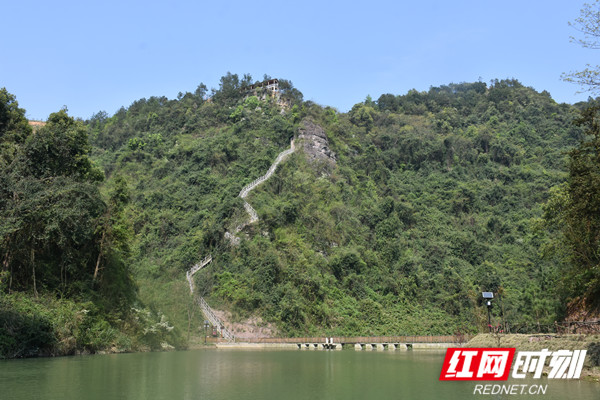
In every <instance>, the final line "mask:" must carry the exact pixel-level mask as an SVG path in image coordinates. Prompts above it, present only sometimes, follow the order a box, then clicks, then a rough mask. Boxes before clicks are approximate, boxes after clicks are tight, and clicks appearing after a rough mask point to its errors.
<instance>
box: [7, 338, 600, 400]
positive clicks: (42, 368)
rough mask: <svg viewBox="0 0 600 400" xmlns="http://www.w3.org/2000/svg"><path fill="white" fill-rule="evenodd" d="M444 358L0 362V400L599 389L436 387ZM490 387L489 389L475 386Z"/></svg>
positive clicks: (304, 354) (583, 398) (315, 397)
mask: <svg viewBox="0 0 600 400" xmlns="http://www.w3.org/2000/svg"><path fill="white" fill-rule="evenodd" d="M443 359H444V352H437V351H436V352H428V351H408V352H407V351H395V352H393V351H390V352H388V351H384V352H370V351H353V350H344V351H318V350H317V351H293V350H289V351H287V350H280V351H276V350H263V351H251V350H214V349H210V350H194V351H182V352H170V353H138V354H115V355H94V356H75V357H62V358H47V359H28V360H10V361H1V362H0V399H2V400H4V399H60V400H84V399H90V400H92V399H101V400H110V399H140V400H141V399H144V400H150V399H165V400H174V399H190V400H191V399H207V400H221V399H223V400H232V399H244V400H270V399H282V400H288V399H289V400H295V399H307V400H308V399H310V400H319V399H344V400H351V399H368V400H386V399H419V400H420V399H436V400H441V399H500V398H506V399H513V398H540V399H569V400H592V399H594V400H597V399H600V384H598V383H590V382H585V381H574V380H571V381H558V380H550V381H548V380H546V379H540V380H527V381H525V382H524V381H520V380H518V381H511V380H509V381H508V382H501V383H504V384H506V383H508V384H510V383H518V384H522V383H527V384H540V385H548V387H547V391H546V394H545V395H542V394H540V395H502V396H500V395H473V389H474V387H475V384H476V383H481V382H440V381H439V380H438V378H439V374H440V370H441V366H442V361H443ZM483 383H496V382H483Z"/></svg>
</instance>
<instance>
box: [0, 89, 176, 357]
mask: <svg viewBox="0 0 600 400" xmlns="http://www.w3.org/2000/svg"><path fill="white" fill-rule="evenodd" d="M24 115H25V112H24V110H23V109H20V108H19V107H18V103H17V102H16V99H15V97H14V96H13V95H11V94H10V93H8V92H7V91H6V90H5V89H2V90H1V91H0V182H1V185H0V260H1V262H2V271H1V274H0V290H1V291H2V295H1V296H0V357H23V356H33V355H40V354H71V353H74V352H77V351H96V350H99V349H104V348H108V347H114V348H116V349H120V350H130V349H134V348H140V347H143V346H152V347H157V345H160V343H156V342H157V341H159V340H160V339H163V338H162V337H160V338H158V339H157V338H155V337H150V336H157V335H148V334H147V330H148V329H150V328H151V327H152V324H153V323H155V322H157V321H153V320H152V318H150V317H148V315H147V313H148V310H143V309H142V310H141V311H139V312H134V311H133V310H132V309H131V307H132V306H133V305H134V302H135V300H136V287H135V284H134V280H133V277H132V275H131V272H130V260H129V235H128V228H127V226H128V225H127V222H126V221H124V220H123V218H122V213H123V207H124V206H125V204H126V203H127V201H128V194H127V188H126V186H125V184H124V181H120V180H118V179H115V180H113V181H112V182H111V183H110V185H109V186H110V194H109V196H108V198H105V197H103V196H102V195H101V194H100V190H99V182H100V181H102V180H103V179H104V174H103V173H102V171H100V170H99V169H98V168H97V167H95V166H94V165H93V163H92V162H91V161H90V159H89V157H88V155H87V154H88V153H89V151H90V149H91V148H90V145H89V144H88V139H87V135H88V134H87V129H86V127H85V126H84V124H83V123H82V122H79V121H75V120H74V119H73V118H71V117H69V116H68V115H67V112H66V110H60V111H59V112H57V113H53V114H51V115H50V117H49V118H48V121H47V123H46V125H45V126H44V127H42V128H41V129H39V130H37V131H36V132H33V131H32V129H31V128H30V127H29V125H28V123H27V120H26V119H25V117H24ZM27 293H28V294H29V295H30V296H28V295H26V294H27ZM138 314H140V315H141V314H143V316H142V317H140V315H138ZM154 319H155V320H156V319H160V317H157V316H155V317H154ZM158 322H161V321H158ZM163 322H164V321H163ZM169 330H170V327H169ZM158 336H160V335H158Z"/></svg>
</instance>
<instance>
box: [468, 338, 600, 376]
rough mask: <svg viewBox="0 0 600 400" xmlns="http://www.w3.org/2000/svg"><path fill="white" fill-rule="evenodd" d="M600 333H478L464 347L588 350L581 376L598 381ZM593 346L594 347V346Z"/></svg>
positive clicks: (599, 371) (523, 349) (524, 349)
mask: <svg viewBox="0 0 600 400" xmlns="http://www.w3.org/2000/svg"><path fill="white" fill-rule="evenodd" d="M597 343H600V335H577V334H563V335H559V334H535V335H521V334H512V335H494V334H489V333H488V334H480V335H477V336H475V337H474V338H473V339H471V340H470V341H469V342H468V343H467V344H466V345H465V347H514V348H516V349H517V351H539V350H543V349H548V350H551V351H556V350H588V354H587V356H586V360H585V364H584V369H583V372H582V374H581V376H582V377H583V378H585V379H589V380H593V381H596V382H600V366H599V365H598V364H597V362H594V361H593V360H594V359H595V360H596V361H598V357H599V354H597V353H598V346H597V345H596V346H594V344H597ZM594 347H595V348H594Z"/></svg>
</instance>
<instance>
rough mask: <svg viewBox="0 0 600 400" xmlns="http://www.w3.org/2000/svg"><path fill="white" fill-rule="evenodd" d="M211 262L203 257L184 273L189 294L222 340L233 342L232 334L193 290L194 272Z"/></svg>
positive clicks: (210, 258)
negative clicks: (188, 285) (188, 286)
mask: <svg viewBox="0 0 600 400" xmlns="http://www.w3.org/2000/svg"><path fill="white" fill-rule="evenodd" d="M211 261H212V256H210V255H209V256H207V257H205V258H204V260H202V261H201V262H200V263H198V264H196V265H194V266H193V267H192V268H190V269H189V270H188V271H187V272H186V273H185V275H186V278H187V280H188V283H189V284H190V293H191V294H192V296H193V297H194V300H195V301H196V303H197V304H198V305H199V306H200V309H201V310H202V314H204V317H205V318H206V319H207V320H208V322H210V324H211V325H212V326H214V327H215V329H216V330H217V332H219V334H220V335H221V336H222V337H223V338H225V339H226V340H227V341H229V342H234V341H235V336H233V334H232V333H231V332H229V331H228V330H227V328H225V324H224V323H223V321H221V320H220V319H219V317H217V315H216V314H215V312H214V311H213V309H212V308H210V306H209V305H208V303H207V302H206V300H204V298H203V297H202V296H200V295H198V294H195V293H194V289H195V287H194V279H193V276H194V274H195V273H196V272H198V271H200V270H201V269H202V268H204V267H205V266H207V265H208V264H209V263H210V262H211Z"/></svg>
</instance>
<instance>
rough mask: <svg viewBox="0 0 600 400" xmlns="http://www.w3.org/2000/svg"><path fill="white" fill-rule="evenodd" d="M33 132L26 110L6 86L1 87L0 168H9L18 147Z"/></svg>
mask: <svg viewBox="0 0 600 400" xmlns="http://www.w3.org/2000/svg"><path fill="white" fill-rule="evenodd" d="M30 134H31V127H30V126H29V124H28V123H27V118H25V110H23V109H22V108H19V103H18V102H17V99H16V97H15V96H14V95H13V94H10V93H8V91H7V90H6V88H2V89H0V168H1V169H4V168H7V167H8V165H9V164H10V163H11V161H12V160H13V158H14V157H15V154H16V152H17V150H18V147H19V146H20V145H21V144H23V142H25V139H26V138H27V137H28V136H29V135H30Z"/></svg>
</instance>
